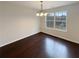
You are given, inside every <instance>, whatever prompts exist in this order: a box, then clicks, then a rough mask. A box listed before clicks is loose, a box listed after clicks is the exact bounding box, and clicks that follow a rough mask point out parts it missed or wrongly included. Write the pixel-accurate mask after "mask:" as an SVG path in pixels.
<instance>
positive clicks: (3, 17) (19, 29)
mask: <svg viewBox="0 0 79 59" xmlns="http://www.w3.org/2000/svg"><path fill="white" fill-rule="evenodd" d="M35 14H36V10H35V9H31V8H28V7H25V6H20V5H15V4H10V3H7V2H0V47H1V46H4V45H6V44H9V43H12V42H14V41H17V40H19V39H22V38H25V37H28V36H30V35H33V34H35V33H38V32H39V19H38V17H36V15H35Z"/></svg>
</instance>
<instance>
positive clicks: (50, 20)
mask: <svg viewBox="0 0 79 59" xmlns="http://www.w3.org/2000/svg"><path fill="white" fill-rule="evenodd" d="M46 27H47V28H51V29H56V30H62V31H67V29H66V28H67V12H66V11H59V12H54V13H49V14H48V15H47V16H46Z"/></svg>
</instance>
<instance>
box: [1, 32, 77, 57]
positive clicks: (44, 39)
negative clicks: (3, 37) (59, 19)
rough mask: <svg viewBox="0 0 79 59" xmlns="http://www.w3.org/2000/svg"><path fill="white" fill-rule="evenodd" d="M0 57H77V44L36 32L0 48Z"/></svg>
mask: <svg viewBox="0 0 79 59" xmlns="http://www.w3.org/2000/svg"><path fill="white" fill-rule="evenodd" d="M0 51H1V52H0V57H13V58H15V57H16V58H24V57H25V58H27V57H28V58H29V57H30V58H33V57H34V58H37V57H38V58H70V57H75V58H77V57H79V44H76V43H72V42H69V41H66V40H64V39H61V38H57V37H54V36H50V35H48V34H45V33H38V34H36V35H33V36H30V37H28V38H25V39H22V40H20V41H17V42H14V43H12V44H9V45H6V46H4V47H1V48H0Z"/></svg>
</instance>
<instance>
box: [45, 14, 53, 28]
mask: <svg viewBox="0 0 79 59" xmlns="http://www.w3.org/2000/svg"><path fill="white" fill-rule="evenodd" d="M46 26H47V27H48V28H53V27H54V13H50V14H48V15H47V21H46Z"/></svg>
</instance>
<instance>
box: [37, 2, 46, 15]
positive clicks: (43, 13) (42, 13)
mask: <svg viewBox="0 0 79 59" xmlns="http://www.w3.org/2000/svg"><path fill="white" fill-rule="evenodd" d="M40 3H41V10H40V11H39V12H37V13H36V16H47V13H46V12H43V1H40Z"/></svg>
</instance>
